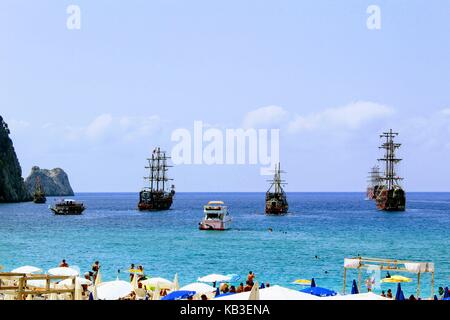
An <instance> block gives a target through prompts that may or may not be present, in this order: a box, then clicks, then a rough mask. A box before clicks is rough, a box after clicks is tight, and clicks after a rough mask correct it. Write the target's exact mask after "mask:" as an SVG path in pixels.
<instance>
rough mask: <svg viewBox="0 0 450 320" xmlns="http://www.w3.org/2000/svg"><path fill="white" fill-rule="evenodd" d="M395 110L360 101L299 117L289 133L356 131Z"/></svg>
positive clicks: (290, 126)
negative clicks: (337, 130) (336, 130)
mask: <svg viewBox="0 0 450 320" xmlns="http://www.w3.org/2000/svg"><path fill="white" fill-rule="evenodd" d="M393 113H394V110H393V109H392V108H390V107H388V106H385V105H381V104H378V103H375V102H369V101H358V102H353V103H350V104H348V105H346V106H343V107H337V108H329V109H325V110H323V111H320V112H317V113H312V114H309V115H306V116H301V115H297V116H295V118H294V120H292V121H291V122H290V123H289V126H288V128H289V131H290V132H291V133H296V132H300V131H312V130H328V129H330V128H332V129H347V130H356V129H359V128H361V127H362V126H363V125H365V124H367V123H368V122H370V121H373V120H377V119H381V118H386V117H389V116H390V115H392V114H393Z"/></svg>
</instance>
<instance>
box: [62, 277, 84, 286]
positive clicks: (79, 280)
mask: <svg viewBox="0 0 450 320" xmlns="http://www.w3.org/2000/svg"><path fill="white" fill-rule="evenodd" d="M75 281H76V282H75V283H78V284H80V285H88V286H90V285H91V284H92V281H91V280H89V279H86V278H81V277H76V279H75ZM58 285H59V286H68V287H69V286H70V287H71V286H72V279H70V278H69V279H65V280H63V281H60V282H58Z"/></svg>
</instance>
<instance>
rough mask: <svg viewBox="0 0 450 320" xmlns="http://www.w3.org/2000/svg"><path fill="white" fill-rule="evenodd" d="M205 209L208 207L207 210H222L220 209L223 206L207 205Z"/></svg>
mask: <svg viewBox="0 0 450 320" xmlns="http://www.w3.org/2000/svg"><path fill="white" fill-rule="evenodd" d="M205 209H206V210H215V211H220V210H222V207H221V206H206V208H205Z"/></svg>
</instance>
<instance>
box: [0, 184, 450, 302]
mask: <svg viewBox="0 0 450 320" xmlns="http://www.w3.org/2000/svg"><path fill="white" fill-rule="evenodd" d="M407 197H408V199H407V206H408V209H407V211H406V212H403V213H385V212H379V211H377V210H376V209H375V204H374V203H373V202H372V201H367V200H365V199H364V194H363V193H288V200H289V204H290V211H291V212H290V214H288V215H287V216H282V217H271V216H265V215H264V214H263V208H264V194H263V193H177V194H176V196H175V201H174V204H173V206H172V209H171V210H169V211H166V212H139V211H137V210H136V204H137V200H138V195H137V193H80V194H77V195H76V197H75V198H76V199H78V200H82V201H84V202H85V204H86V206H87V208H88V209H87V210H86V211H85V213H84V214H83V215H81V216H55V215H53V214H52V213H51V211H50V210H49V209H48V205H49V204H51V203H53V201H54V200H55V198H49V199H48V201H47V204H45V205H37V204H33V203H20V204H1V205H0V265H2V266H4V269H5V270H11V269H13V268H15V267H19V266H22V265H34V266H38V267H42V268H43V269H44V270H47V269H49V268H52V267H55V266H57V265H58V264H59V262H60V261H61V259H63V258H65V259H66V260H67V261H68V263H69V264H70V265H71V266H78V267H79V268H80V269H81V271H82V272H85V271H89V270H90V266H91V264H92V263H93V262H94V261H95V260H100V263H101V268H102V274H103V278H104V279H106V280H107V279H111V280H113V279H115V277H116V276H117V275H118V270H119V269H120V270H121V272H120V274H119V277H120V278H122V279H128V275H127V273H126V269H128V267H129V265H130V263H135V264H142V265H143V266H144V268H145V271H146V273H147V274H148V275H150V276H159V277H164V278H168V279H172V278H173V277H174V275H175V273H178V275H179V281H180V284H181V285H183V284H188V283H190V282H194V281H196V279H197V277H199V276H204V275H207V274H210V273H222V274H229V273H237V274H240V275H241V276H242V279H244V278H245V276H246V275H247V273H248V271H250V270H251V271H253V272H254V273H256V278H257V280H259V281H260V282H261V281H264V282H270V283H271V284H279V285H283V286H288V287H292V288H300V287H298V286H296V285H292V284H291V282H292V281H293V280H295V279H298V278H303V279H310V278H312V277H314V278H315V280H316V283H317V285H318V286H322V287H327V288H331V289H335V290H336V291H339V292H341V291H342V284H343V279H342V278H343V261H344V257H352V256H357V255H361V256H368V257H384V258H397V259H411V260H419V261H433V262H434V263H435V266H436V275H435V280H436V285H435V288H436V289H437V288H438V287H439V286H448V285H450V255H449V253H450V240H449V230H450V193H409V194H407ZM209 200H223V201H225V203H226V204H227V205H228V207H229V211H230V212H231V215H232V217H233V229H232V230H229V231H225V232H220V231H199V230H198V228H197V225H198V222H199V221H200V220H201V218H202V216H203V212H202V206H203V205H204V204H205V203H206V202H207V201H209ZM269 228H271V229H272V230H273V231H272V232H270V231H269ZM316 256H317V258H316ZM391 274H395V273H391ZM404 275H407V274H404ZM364 276H365V277H367V275H364ZM356 278H357V274H356V272H355V273H352V272H350V273H349V276H348V282H350V283H351V280H352V279H356ZM415 285H416V283H415V281H414V282H412V283H408V284H404V285H403V287H404V289H405V291H406V294H408V295H409V294H412V293H415ZM395 286H396V285H395V284H383V285H382V289H383V290H384V289H388V288H395ZM422 288H423V290H422V295H423V296H427V295H428V294H429V292H430V276H427V275H426V276H423V278H422ZM363 290H364V288H363ZM377 291H380V290H379V289H378V290H377ZM394 293H395V291H394Z"/></svg>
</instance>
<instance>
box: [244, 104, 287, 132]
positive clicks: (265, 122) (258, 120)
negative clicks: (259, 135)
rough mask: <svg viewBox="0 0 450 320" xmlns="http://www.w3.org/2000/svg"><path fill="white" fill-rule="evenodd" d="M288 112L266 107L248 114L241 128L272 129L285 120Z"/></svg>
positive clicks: (278, 108)
mask: <svg viewBox="0 0 450 320" xmlns="http://www.w3.org/2000/svg"><path fill="white" fill-rule="evenodd" d="M287 117H288V112H287V111H286V110H284V109H283V108H282V107H279V106H267V107H262V108H259V109H256V110H253V111H250V112H248V113H247V114H246V115H245V118H244V121H243V124H242V126H243V127H244V128H274V127H279V126H281V125H282V123H284V122H285V121H286V120H287Z"/></svg>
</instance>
